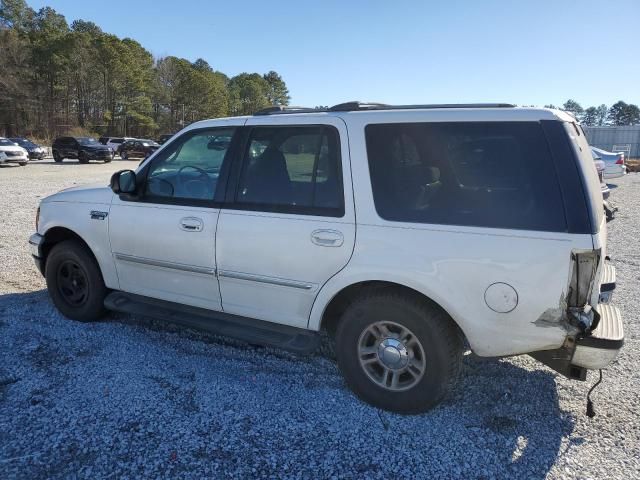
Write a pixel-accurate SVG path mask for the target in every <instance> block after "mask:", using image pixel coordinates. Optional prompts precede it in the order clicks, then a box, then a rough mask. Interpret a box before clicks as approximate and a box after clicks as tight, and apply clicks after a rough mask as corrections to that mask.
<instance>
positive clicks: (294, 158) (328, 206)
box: [236, 126, 344, 216]
mask: <svg viewBox="0 0 640 480" xmlns="http://www.w3.org/2000/svg"><path fill="white" fill-rule="evenodd" d="M236 201H237V202H238V203H240V204H243V205H245V206H246V208H250V209H253V210H266V211H280V212H288V213H299V214H310V215H326V216H342V215H343V214H344V207H343V192H342V169H341V167H340V153H339V147H338V133H337V132H336V130H335V129H334V128H332V127H323V126H310V127H256V128H253V129H252V130H251V134H250V137H249V141H248V145H247V149H246V152H245V155H244V161H243V166H242V172H241V175H240V181H239V185H238V190H237V194H236Z"/></svg>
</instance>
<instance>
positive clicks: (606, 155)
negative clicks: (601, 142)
mask: <svg viewBox="0 0 640 480" xmlns="http://www.w3.org/2000/svg"><path fill="white" fill-rule="evenodd" d="M591 153H592V154H593V156H594V158H595V157H598V158H600V160H602V161H603V162H604V163H605V170H604V178H618V177H622V176H623V175H624V174H625V173H627V167H626V166H625V164H624V153H622V152H618V153H614V152H608V151H606V150H602V149H601V148H596V147H591Z"/></svg>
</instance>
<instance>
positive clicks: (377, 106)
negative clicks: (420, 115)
mask: <svg viewBox="0 0 640 480" xmlns="http://www.w3.org/2000/svg"><path fill="white" fill-rule="evenodd" d="M514 107H515V105H513V104H511V103H430V104H424V105H387V104H386V103H372V102H357V101H355V102H345V103H339V104H338V105H334V106H333V107H329V108H307V107H286V106H282V105H274V106H272V107H267V108H263V109H262V110H258V111H257V112H256V113H254V115H278V114H286V113H321V112H357V111H363V110H425V109H437V108H514Z"/></svg>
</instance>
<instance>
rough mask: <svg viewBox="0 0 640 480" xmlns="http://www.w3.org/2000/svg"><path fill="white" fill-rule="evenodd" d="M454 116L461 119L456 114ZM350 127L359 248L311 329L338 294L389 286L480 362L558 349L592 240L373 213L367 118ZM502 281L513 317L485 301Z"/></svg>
mask: <svg viewBox="0 0 640 480" xmlns="http://www.w3.org/2000/svg"><path fill="white" fill-rule="evenodd" d="M446 114H447V115H449V116H451V117H452V120H456V119H457V118H454V117H453V115H454V114H453V113H449V112H446ZM442 116H444V114H443V115H442ZM345 117H346V115H345ZM411 117H415V121H425V119H424V118H422V117H421V116H420V115H419V114H418V113H411V114H409V113H407V114H403V115H402V116H400V115H398V121H405V122H406V121H411V120H412V118H411ZM390 118H391V121H393V117H392V116H390ZM438 120H443V119H442V118H438ZM444 120H447V119H446V118H445V119H444ZM462 120H466V119H465V118H462ZM427 121H428V120H427ZM347 122H348V128H349V142H350V151H351V161H352V181H353V185H354V197H355V203H356V218H357V226H356V228H357V231H356V246H355V250H354V254H353V257H352V259H351V261H350V262H349V264H348V265H347V266H346V267H345V268H344V269H343V270H342V271H340V272H339V273H338V274H337V275H335V276H334V277H333V278H332V279H330V280H329V281H328V282H327V283H326V284H325V285H324V286H323V288H322V289H321V291H320V292H319V294H318V297H317V299H316V302H315V303H314V306H313V309H312V311H311V315H310V321H309V328H311V329H314V330H317V329H319V328H320V326H321V321H322V315H323V313H324V309H325V308H326V305H327V304H328V302H329V301H330V300H331V298H333V297H334V296H335V295H336V294H337V293H338V292H339V291H340V290H342V289H343V288H345V287H347V286H349V285H352V284H354V283H357V282H361V281H368V280H381V281H388V282H394V283H398V284H400V285H404V286H407V287H409V288H412V289H414V290H416V291H418V292H420V293H422V294H424V295H425V296H427V297H428V298H430V299H432V300H433V301H435V302H436V303H438V304H439V305H440V306H441V307H442V308H443V309H444V310H445V311H446V312H447V313H448V314H449V315H450V316H451V318H452V319H453V320H454V321H455V322H456V323H457V324H458V326H459V327H460V328H461V330H462V331H463V332H464V334H465V336H466V338H467V340H468V342H469V344H470V346H471V348H472V349H473V351H474V352H475V353H477V354H478V355H481V356H503V355H515V354H522V353H529V352H533V351H538V350H549V349H555V348H558V347H560V346H561V345H562V344H563V342H564V340H565V338H566V336H567V333H568V331H567V327H566V326H565V324H564V320H563V313H564V309H565V305H564V297H565V295H566V294H567V288H568V282H569V276H570V267H571V252H572V251H573V250H585V249H587V250H590V249H592V248H593V238H592V236H591V234H589V233H584V234H569V233H555V232H538V231H525V230H506V229H496V228H478V227H462V226H449V225H429V224H415V223H405V222H391V221H386V220H383V219H381V218H380V217H379V216H378V214H377V212H376V210H375V205H374V202H373V195H372V191H371V183H370V174H369V167H368V162H367V154H366V143H365V137H364V127H365V125H366V124H367V123H368V122H367V118H366V116H364V115H361V116H359V115H357V114H356V115H354V116H353V119H352V118H348V119H347ZM591 168H592V169H593V162H592V164H591ZM594 170H595V169H594ZM594 175H595V171H594ZM497 282H503V283H507V284H509V285H510V286H512V287H513V288H514V289H515V290H516V292H517V296H518V304H517V306H516V308H515V309H513V310H512V311H510V312H508V313H497V312H495V311H493V310H492V309H491V308H489V306H488V305H487V303H486V301H485V292H486V290H487V288H488V287H489V286H490V285H492V284H494V283H497Z"/></svg>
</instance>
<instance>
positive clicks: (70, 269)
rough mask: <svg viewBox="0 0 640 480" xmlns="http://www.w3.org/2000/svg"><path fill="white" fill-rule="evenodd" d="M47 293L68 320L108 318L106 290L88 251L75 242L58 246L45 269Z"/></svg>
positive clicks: (66, 242) (82, 320)
mask: <svg viewBox="0 0 640 480" xmlns="http://www.w3.org/2000/svg"><path fill="white" fill-rule="evenodd" d="M45 277H46V280H47V290H48V291H49V296H50V297H51V300H52V301H53V303H54V305H55V306H56V308H57V309H58V310H59V311H60V312H61V313H62V314H63V315H64V316H65V317H67V318H70V319H72V320H79V321H81V322H90V321H94V320H98V319H100V318H101V317H102V316H103V315H104V314H105V308H104V299H105V297H106V295H107V287H106V286H105V284H104V281H103V280H102V274H101V273H100V268H99V267H98V264H97V263H96V261H95V259H94V258H93V256H92V255H91V253H90V252H88V251H87V248H86V247H85V246H84V245H82V244H81V243H79V242H78V241H75V240H66V241H64V242H60V243H59V244H57V245H55V246H54V247H53V249H52V250H51V252H50V253H49V255H48V256H47V263H46V267H45Z"/></svg>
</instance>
